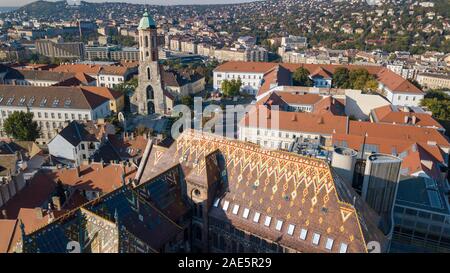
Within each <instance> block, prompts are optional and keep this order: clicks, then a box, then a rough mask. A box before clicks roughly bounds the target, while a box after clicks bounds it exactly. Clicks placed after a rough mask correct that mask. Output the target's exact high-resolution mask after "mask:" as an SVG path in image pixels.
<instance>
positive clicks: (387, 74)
mask: <svg viewBox="0 0 450 273" xmlns="http://www.w3.org/2000/svg"><path fill="white" fill-rule="evenodd" d="M275 66H280V67H283V68H285V69H287V70H289V71H290V72H294V71H295V70H296V69H297V68H299V67H304V68H306V69H307V70H308V71H310V74H313V73H318V74H320V75H322V74H323V75H330V76H331V75H332V74H333V73H334V71H335V70H336V68H339V67H346V68H347V69H349V70H355V69H366V70H367V71H368V72H369V74H371V75H374V76H375V77H376V78H377V80H378V81H379V82H381V83H382V84H383V85H384V86H386V87H387V88H389V90H391V91H392V92H394V93H396V92H401V93H413V94H423V91H421V90H420V89H418V88H417V87H416V86H415V85H413V84H412V83H411V82H409V81H408V80H406V79H404V78H402V77H401V76H399V75H397V74H396V73H394V72H393V71H391V70H389V69H387V68H384V67H382V66H369V65H367V66H365V65H335V64H292V63H267V62H226V63H224V64H222V65H220V66H218V67H217V68H216V69H215V70H214V71H217V72H248V73H267V72H268V71H269V70H271V69H273V68H274V67H275ZM267 76H269V75H267ZM270 77H273V76H270ZM327 77H328V76H327ZM269 79H270V78H269ZM261 88H262V89H263V90H262V91H261V90H260V91H259V92H258V95H261V94H263V93H264V92H265V91H267V90H269V89H268V88H267V86H264V88H263V86H261Z"/></svg>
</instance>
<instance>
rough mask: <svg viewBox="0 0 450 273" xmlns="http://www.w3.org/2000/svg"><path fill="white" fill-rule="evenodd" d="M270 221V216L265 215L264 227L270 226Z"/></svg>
mask: <svg viewBox="0 0 450 273" xmlns="http://www.w3.org/2000/svg"><path fill="white" fill-rule="evenodd" d="M270 221H272V217H270V216H266V220H265V221H264V225H265V226H266V227H268V226H270Z"/></svg>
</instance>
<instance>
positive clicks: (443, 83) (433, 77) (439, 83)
mask: <svg viewBox="0 0 450 273" xmlns="http://www.w3.org/2000/svg"><path fill="white" fill-rule="evenodd" d="M417 82H418V83H419V84H420V85H421V86H423V87H424V88H427V89H438V88H446V89H450V75H449V74H432V73H421V74H419V75H417Z"/></svg>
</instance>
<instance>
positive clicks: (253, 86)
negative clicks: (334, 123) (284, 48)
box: [213, 62, 425, 106]
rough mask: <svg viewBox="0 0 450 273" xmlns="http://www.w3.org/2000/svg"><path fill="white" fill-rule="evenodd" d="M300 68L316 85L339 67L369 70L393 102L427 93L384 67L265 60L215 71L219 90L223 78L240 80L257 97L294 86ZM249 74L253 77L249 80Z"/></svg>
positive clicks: (326, 83)
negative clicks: (295, 73)
mask: <svg viewBox="0 0 450 273" xmlns="http://www.w3.org/2000/svg"><path fill="white" fill-rule="evenodd" d="M299 67H304V68H305V69H307V70H308V71H309V72H310V78H311V79H312V80H313V82H314V87H318V88H330V87H331V86H332V76H333V73H334V71H335V69H336V68H338V67H345V68H348V69H349V70H354V69H366V70H367V71H368V73H369V74H371V75H373V76H374V77H375V78H376V80H377V81H378V89H379V91H380V93H382V94H383V95H384V96H385V98H386V99H387V100H388V101H389V102H390V103H392V104H394V105H400V106H419V104H420V100H422V99H423V97H424V94H425V93H424V92H423V91H422V90H420V89H419V88H417V87H416V86H415V85H413V84H412V83H411V82H409V81H408V80H406V79H403V78H402V77H401V76H400V75H397V74H395V73H394V72H392V71H391V70H389V69H387V68H384V67H381V66H362V65H331V64H328V65H327V64H291V63H264V62H227V63H224V64H222V65H220V66H218V67H217V68H216V69H215V70H214V72H213V76H214V89H215V90H219V89H220V85H221V82H222V80H225V79H227V80H230V79H238V78H239V79H241V81H242V82H243V84H242V87H241V89H242V90H243V91H246V92H247V93H249V94H252V95H257V96H258V97H259V96H261V95H263V94H265V93H267V92H268V91H270V90H272V89H273V88H276V87H277V86H282V85H292V80H291V75H292V73H293V72H294V71H295V70H296V69H298V68H299ZM249 77H250V79H249Z"/></svg>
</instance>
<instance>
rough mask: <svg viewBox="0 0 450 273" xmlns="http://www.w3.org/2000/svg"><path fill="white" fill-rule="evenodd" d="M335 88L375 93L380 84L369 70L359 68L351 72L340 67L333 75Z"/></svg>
mask: <svg viewBox="0 0 450 273" xmlns="http://www.w3.org/2000/svg"><path fill="white" fill-rule="evenodd" d="M333 86H334V87H337V88H352V89H361V90H371V91H375V90H377V89H378V82H377V80H376V79H375V77H374V76H373V75H370V74H369V72H368V71H367V69H364V68H359V69H355V70H352V71H349V70H348V69H347V68H345V67H339V68H336V71H335V72H334V74H333Z"/></svg>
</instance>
